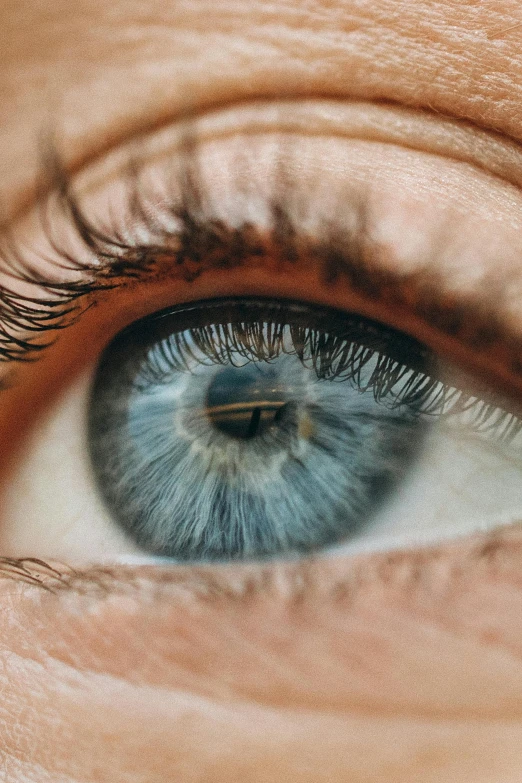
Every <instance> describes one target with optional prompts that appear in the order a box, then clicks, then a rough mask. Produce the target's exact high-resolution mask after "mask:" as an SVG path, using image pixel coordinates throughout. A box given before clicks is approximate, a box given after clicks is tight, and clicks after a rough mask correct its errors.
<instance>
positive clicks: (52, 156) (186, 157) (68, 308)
mask: <svg viewBox="0 0 522 783" xmlns="http://www.w3.org/2000/svg"><path fill="white" fill-rule="evenodd" d="M191 133H192V131H191V129H190V128H189V129H188V132H187V134H186V137H185V138H184V141H183V144H182V148H181V151H182V154H181V158H180V170H179V172H178V184H179V185H180V193H181V197H180V199H179V201H178V202H177V203H175V204H172V205H171V206H170V208H169V209H170V213H171V216H172V217H173V218H175V219H176V220H177V221H178V224H179V230H177V231H172V230H170V231H166V230H165V229H164V228H163V227H162V226H161V225H160V224H159V223H158V221H157V220H155V218H154V217H151V214H150V210H149V209H148V208H147V206H148V205H147V203H146V202H145V200H144V198H143V195H142V194H141V193H140V190H139V167H138V166H137V165H135V163H136V162H133V161H130V165H129V177H128V179H129V184H130V186H131V195H130V203H129V222H138V223H139V224H140V225H142V226H143V227H145V228H147V229H148V230H149V231H150V233H151V237H152V240H151V242H148V243H143V242H140V241H136V242H134V241H129V240H128V238H127V237H125V236H124V230H123V228H124V227H123V228H122V229H119V230H118V229H115V230H114V231H113V232H111V233H109V232H108V231H107V229H106V228H104V227H101V226H97V225H95V224H93V223H92V222H91V221H90V220H89V218H88V217H87V215H85V214H84V211H83V209H82V206H81V204H80V203H79V201H78V198H77V196H76V195H75V193H74V192H73V188H72V182H71V179H70V175H69V174H68V172H67V171H66V169H65V166H64V165H63V163H62V161H61V159H60V156H59V154H58V153H57V151H56V149H55V147H54V146H53V145H52V144H48V145H47V148H46V151H45V154H44V155H43V157H42V168H43V171H44V176H45V179H46V180H47V181H48V182H50V183H52V188H51V193H52V195H53V197H54V198H51V199H50V200H49V201H44V202H42V203H41V204H40V214H41V220H42V227H43V229H44V232H45V235H46V238H47V241H48V242H49V246H50V247H51V248H52V249H53V251H55V252H56V254H57V256H58V259H59V262H58V265H59V268H60V270H61V271H63V270H66V271H68V272H70V273H71V275H72V276H71V278H70V279H69V280H67V281H65V282H64V281H63V279H62V280H60V279H58V278H55V279H53V278H52V276H51V275H50V274H49V275H47V276H45V277H44V276H41V275H40V274H39V273H38V271H37V270H36V269H35V268H34V265H32V264H30V263H29V262H28V261H27V259H26V257H25V255H24V252H23V249H22V248H20V247H18V246H17V245H16V242H15V241H14V240H12V238H10V237H9V234H7V235H5V236H4V243H3V250H4V260H5V261H6V263H7V265H8V267H9V273H10V274H11V276H12V277H13V278H14V279H15V280H17V281H21V282H22V283H24V284H25V285H29V287H30V288H31V289H32V290H34V291H35V293H34V295H27V294H22V293H19V292H17V291H16V288H15V287H12V288H9V287H7V286H5V285H4V286H0V360H2V359H3V360H4V361H11V362H14V361H32V360H34V359H35V358H37V356H38V355H39V354H40V353H41V352H42V351H44V350H45V348H47V347H48V346H49V345H51V344H52V343H53V342H54V341H55V339H56V335H57V333H58V332H59V331H60V330H62V329H64V328H66V327H67V326H69V325H70V324H72V323H74V322H75V321H76V319H77V318H78V317H79V316H80V315H81V313H82V312H83V311H84V309H86V308H88V307H89V304H90V302H91V301H92V297H93V295H95V294H96V293H97V292H100V291H107V290H111V289H115V288H118V287H119V286H121V285H124V284H125V283H127V282H129V281H132V282H136V281H140V280H144V279H154V278H158V277H160V276H163V275H166V274H168V276H169V278H170V279H175V278H176V277H177V278H179V279H183V280H184V281H185V282H191V281H194V280H196V279H197V278H198V277H200V276H201V275H202V274H204V273H205V272H206V271H208V270H211V269H222V270H226V269H234V268H239V267H242V266H246V267H248V266H249V265H256V264H257V263H259V259H260V258H262V257H264V256H269V257H270V259H271V261H274V260H275V262H276V264H277V265H278V266H279V267H281V268H284V267H287V268H288V267H292V266H293V265H294V264H295V263H296V262H297V261H298V260H299V258H300V256H302V255H303V254H306V256H307V257H308V258H312V259H313V260H314V262H315V263H317V264H318V266H319V269H320V270H321V278H322V280H323V283H324V284H325V285H326V286H335V285H336V284H337V283H338V282H339V281H340V280H343V281H345V282H347V283H348V285H349V287H350V289H351V290H352V291H353V292H354V293H356V294H359V295H360V296H361V297H363V298H364V299H368V300H372V301H373V302H377V303H379V304H382V305H384V306H386V307H388V308H390V309H391V310H393V311H400V312H403V313H409V314H410V315H413V316H414V317H415V318H416V319H418V321H419V322H420V323H421V324H423V325H425V326H428V327H429V328H431V329H433V330H434V331H435V332H436V333H437V334H439V335H444V336H447V337H449V338H452V339H455V340H457V341H458V343H459V344H460V345H462V346H464V347H467V348H470V349H472V350H473V351H477V350H478V349H480V352H481V354H482V355H487V354H489V355H493V356H495V358H497V357H498V350H497V349H498V347H499V346H502V354H503V356H505V365H506V368H507V371H508V372H509V374H510V375H511V376H514V377H521V376H522V341H521V339H520V338H517V337H515V336H514V335H513V334H511V333H509V332H507V330H506V327H505V325H504V324H503V323H502V322H501V320H500V318H499V307H498V299H497V300H496V301H493V300H491V299H490V298H489V297H488V292H487V291H482V292H480V294H477V293H475V294H474V295H473V296H472V295H468V296H467V297H466V298H462V299H461V300H458V301H457V300H455V298H454V297H453V296H447V295H445V293H444V284H443V283H444V281H443V279H442V276H441V275H440V273H439V274H437V272H436V271H434V270H425V269H421V270H419V271H415V272H412V273H410V274H408V275H404V274H402V275H401V277H400V278H399V277H397V276H396V275H395V274H394V273H393V272H392V271H390V270H385V269H383V268H382V266H379V265H378V264H377V263H375V262H374V261H373V260H372V258H371V253H370V255H369V254H368V248H367V247H366V246H365V222H366V219H367V218H366V216H365V214H364V210H363V209H361V214H360V227H359V228H360V237H359V240H358V239H357V238H356V237H354V235H353V234H352V233H348V232H343V231H339V230H336V229H335V228H332V227H331V226H326V229H327V230H326V232H325V234H324V236H322V237H320V238H315V239H313V238H310V237H303V236H301V235H300V233H299V230H298V229H297V228H296V226H295V225H294V221H293V218H292V215H291V209H290V208H289V204H288V202H289V200H291V196H292V182H291V181H290V180H289V178H288V176H287V173H286V172H285V171H284V169H283V168H282V167H279V169H278V176H279V181H278V182H276V185H277V193H278V195H277V196H276V197H273V198H272V199H271V201H270V203H269V210H270V218H271V223H270V230H269V231H268V232H267V231H261V230H260V229H259V228H258V227H256V226H255V225H253V224H252V223H248V222H245V223H243V224H242V225H240V226H239V227H232V226H229V225H226V224H225V223H224V222H223V221H222V220H220V219H216V218H215V217H214V216H212V214H209V213H208V207H207V205H206V204H205V198H204V195H203V193H202V183H201V179H200V174H199V168H198V140H197V138H195V137H194V136H193V135H191ZM53 205H54V207H56V208H57V209H59V210H60V212H61V214H62V216H64V217H66V218H67V221H68V223H69V225H70V226H71V227H72V228H73V229H74V232H75V235H76V237H77V238H78V239H79V240H80V241H81V243H82V246H83V247H84V248H85V249H86V250H87V251H88V253H89V254H90V257H91V259H92V262H91V263H89V262H87V263H86V262H79V261H78V260H77V259H76V258H74V257H73V256H72V255H71V253H70V252H68V251H67V249H66V248H64V247H63V246H60V245H59V243H58V242H57V240H56V239H55V237H54V236H53V229H52V221H53V216H52V215H51V214H50V211H51V209H52V207H53ZM361 237H362V239H361ZM1 250H2V246H1V243H0V252H1Z"/></svg>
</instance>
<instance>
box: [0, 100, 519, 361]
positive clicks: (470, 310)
mask: <svg viewBox="0 0 522 783" xmlns="http://www.w3.org/2000/svg"><path fill="white" fill-rule="evenodd" d="M381 110H382V107H379V108H378V113H380V112H381ZM387 111H389V110H388V109H384V112H385V113H386V112H387ZM414 114H416V113H414ZM449 122H450V123H451V124H452V125H453V124H454V123H453V121H449ZM458 129H459V131H463V133H464V134H467V133H468V131H469V129H467V128H466V127H463V128H461V127H460V126H459V128H458ZM198 140H199V134H198ZM499 143H501V144H505V142H500V141H499ZM479 146H480V145H479ZM511 152H513V150H511ZM518 155H520V151H519V150H518ZM508 157H509V156H508ZM49 160H50V161H51V164H52V168H51V176H50V177H49V180H50V181H53V182H54V187H55V190H57V191H58V192H61V195H62V202H63V203H64V204H65V206H66V208H67V209H68V210H69V211H71V210H72V212H73V213H74V212H75V210H76V202H75V200H74V199H73V198H71V196H70V179H69V175H68V173H66V172H65V169H64V167H63V166H62V165H61V162H60V160H59V158H58V157H57V156H50V158H49ZM189 168H190V166H189ZM193 184H194V183H193ZM274 206H277V207H278V209H279V219H280V218H281V217H282V218H283V219H284V218H285V216H284V214H282V213H281V209H280V207H281V205H280V204H279V205H274ZM196 211H198V210H196ZM74 217H75V219H76V224H77V225H76V227H77V229H79V231H80V233H82V232H83V234H84V239H86V240H87V241H90V240H91V239H93V240H94V245H95V244H96V242H97V241H98V239H99V237H96V233H95V231H93V230H92V227H89V226H88V225H87V224H86V223H84V218H83V216H82V213H81V210H80V211H78V212H76V213H75V215H74ZM186 217H188V218H189V219H190V220H192V223H193V224H195V222H197V221H194V220H193V217H194V216H191V215H190V214H188V213H187V215H186ZM287 223H288V220H287ZM200 228H202V226H200ZM101 239H102V242H103V241H104V238H103V237H101ZM105 239H108V244H109V245H110V244H112V246H113V247H114V248H116V246H117V244H118V243H117V240H116V239H115V238H110V237H108V238H107V237H106V238H105ZM280 239H281V235H280ZM116 249H117V248H116ZM134 249H135V248H133V250H134ZM290 249H291V248H290ZM119 250H120V251H122V252H121V253H119V254H118V256H119V257H118V258H117V259H116V261H117V263H116V264H115V265H113V266H112V268H111V263H110V262H109V263H108V265H107V266H105V267H104V266H102V267H101V268H100V267H99V265H97V266H96V267H92V268H89V267H88V266H87V267H83V268H81V271H82V273H83V274H84V278H83V279H81V280H78V281H77V282H75V283H72V284H71V283H69V284H67V285H65V286H63V285H61V284H57V285H55V286H54V287H53V286H52V284H51V289H52V291H53V293H55V294H56V296H57V297H58V299H57V302H58V307H56V308H55V310H54V312H55V313H57V317H56V319H55V320H53V317H54V316H53V317H51V318H50V328H51V329H54V328H55V327H57V326H61V325H62V320H61V319H62V311H61V310H60V307H62V305H63V308H65V310H67V309H68V308H69V305H71V304H72V306H73V308H74V301H75V300H76V299H81V298H82V297H84V296H86V295H87V294H88V293H90V292H91V291H92V290H93V289H94V290H96V289H99V288H106V287H111V286H112V285H113V284H114V282H115V281H114V278H115V277H120V278H122V277H124V276H125V274H126V273H130V274H138V273H141V272H142V271H143V260H144V254H142V257H141V259H140V261H139V263H138V264H136V259H135V258H130V257H129V256H128V255H127V254H126V252H125V250H126V248H125V247H124V243H122V244H121V245H120V247H119ZM283 250H284V248H283ZM325 250H326V251H327V250H328V248H324V247H323V248H321V252H325ZM334 251H335V252H334V255H335V257H336V262H337V267H338V268H337V269H333V266H332V263H331V261H332V258H330V259H328V258H326V265H325V270H326V269H327V267H328V269H327V271H326V272H325V275H326V276H330V277H331V280H332V281H334V280H335V278H336V276H338V275H339V274H341V273H342V274H343V275H345V276H348V277H349V278H350V282H351V285H352V286H353V287H354V289H359V291H360V292H361V293H362V294H363V295H366V296H367V295H368V293H370V295H372V296H379V297H381V298H382V291H383V290H384V291H391V292H392V297H391V304H392V305H393V306H405V307H406V308H411V299H412V292H413V293H414V290H415V288H416V287H417V288H418V289H419V290H421V291H422V292H423V295H424V299H420V300H419V301H420V305H421V306H420V311H419V312H417V313H416V314H417V316H418V317H420V318H421V319H423V320H424V321H425V322H426V323H428V324H429V325H431V326H432V327H433V328H434V329H435V330H437V331H439V332H441V333H444V332H445V333H447V334H449V335H450V336H452V337H453V336H455V335H456V334H458V333H459V330H460V325H461V324H462V323H464V322H465V323H466V327H467V329H466V331H467V342H468V345H470V346H471V347H473V348H474V347H476V345H477V335H478V337H479V338H480V340H481V341H482V342H483V343H484V341H485V340H486V339H487V340H488V341H489V343H490V344H491V343H493V342H495V341H498V342H500V341H502V340H503V338H504V334H503V331H502V329H501V328H500V326H499V325H496V324H495V312H494V311H489V312H487V313H486V312H485V310H484V306H483V303H481V305H480V307H477V308H476V312H475V308H474V307H473V303H471V305H470V303H463V304H461V305H455V304H452V305H451V307H448V304H447V303H443V302H440V303H438V302H437V300H436V297H433V298H432V301H431V302H430V303H429V309H428V308H427V307H426V301H425V295H426V291H427V290H428V289H430V288H431V290H432V291H433V290H434V286H433V280H431V284H430V285H426V283H427V282H428V283H430V281H426V280H425V279H423V277H422V275H420V276H419V278H418V279H415V278H414V277H410V278H408V279H407V280H406V281H403V287H404V295H403V294H402V293H401V285H398V281H397V280H396V279H395V278H394V275H393V274H392V273H390V274H388V275H387V274H385V273H383V272H382V270H377V271H376V270H372V269H368V267H366V266H364V265H363V266H361V265H360V264H357V259H356V258H351V259H350V258H345V259H344V262H343V264H342V268H341V269H339V263H338V262H339V259H340V256H341V255H342V254H341V253H340V252H339V246H337V247H335V248H334ZM326 255H327V253H326ZM79 268H80V267H79ZM85 275H86V276H87V277H88V276H89V275H91V278H90V279H87V280H86V279H85ZM49 283H50V281H46V284H45V285H44V286H43V288H44V289H45V288H46V287H47V288H49ZM406 289H407V290H406ZM62 295H63V299H62V301H61V302H60V301H58V300H59V297H60V296H62ZM428 310H429V311H428ZM486 321H487V322H488V323H487V325H486V323H485V322H486ZM474 322H476V324H477V329H476V333H475V334H473V330H471V333H470V329H469V326H470V323H474ZM0 340H1V335H0ZM30 352H31V346H30V345H25V344H23V343H22V344H17V338H16V337H15V339H14V342H13V345H12V352H11V354H10V356H9V357H8V358H17V357H21V356H24V355H28V354H30ZM513 353H514V362H513V367H512V368H511V369H512V370H515V371H516V372H518V371H519V368H518V366H517V361H518V356H519V355H520V352H519V346H518V345H515V346H514V351H513Z"/></svg>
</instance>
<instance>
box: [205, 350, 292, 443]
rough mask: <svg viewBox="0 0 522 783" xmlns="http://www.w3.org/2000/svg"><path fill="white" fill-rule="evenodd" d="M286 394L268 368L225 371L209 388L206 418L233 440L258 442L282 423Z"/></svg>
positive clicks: (257, 367) (254, 366) (251, 366)
mask: <svg viewBox="0 0 522 783" xmlns="http://www.w3.org/2000/svg"><path fill="white" fill-rule="evenodd" d="M285 391H286V392H287V391H288V389H285V387H284V386H283V384H282V383H281V380H280V379H279V378H278V373H277V371H276V370H275V368H274V367H273V366H271V365H269V364H261V363H256V364H248V365H245V366H244V367H225V368H224V369H223V370H220V371H219V372H218V373H216V375H215V376H214V378H213V380H212V383H211V384H210V387H209V389H208V392H207V400H206V405H207V407H206V414H207V416H208V418H209V419H210V421H211V422H212V424H213V426H214V427H215V428H216V429H217V430H219V431H220V432H222V433H224V434H225V435H228V436H229V437H231V438H238V439H243V440H248V439H250V438H255V437H256V436H258V435H262V434H264V433H265V432H266V431H267V430H268V429H269V428H270V427H271V426H272V425H274V424H277V422H278V421H279V419H280V414H281V412H282V409H283V406H284V405H285V404H286V399H285V397H286V395H285ZM278 414H279V415H278Z"/></svg>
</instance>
